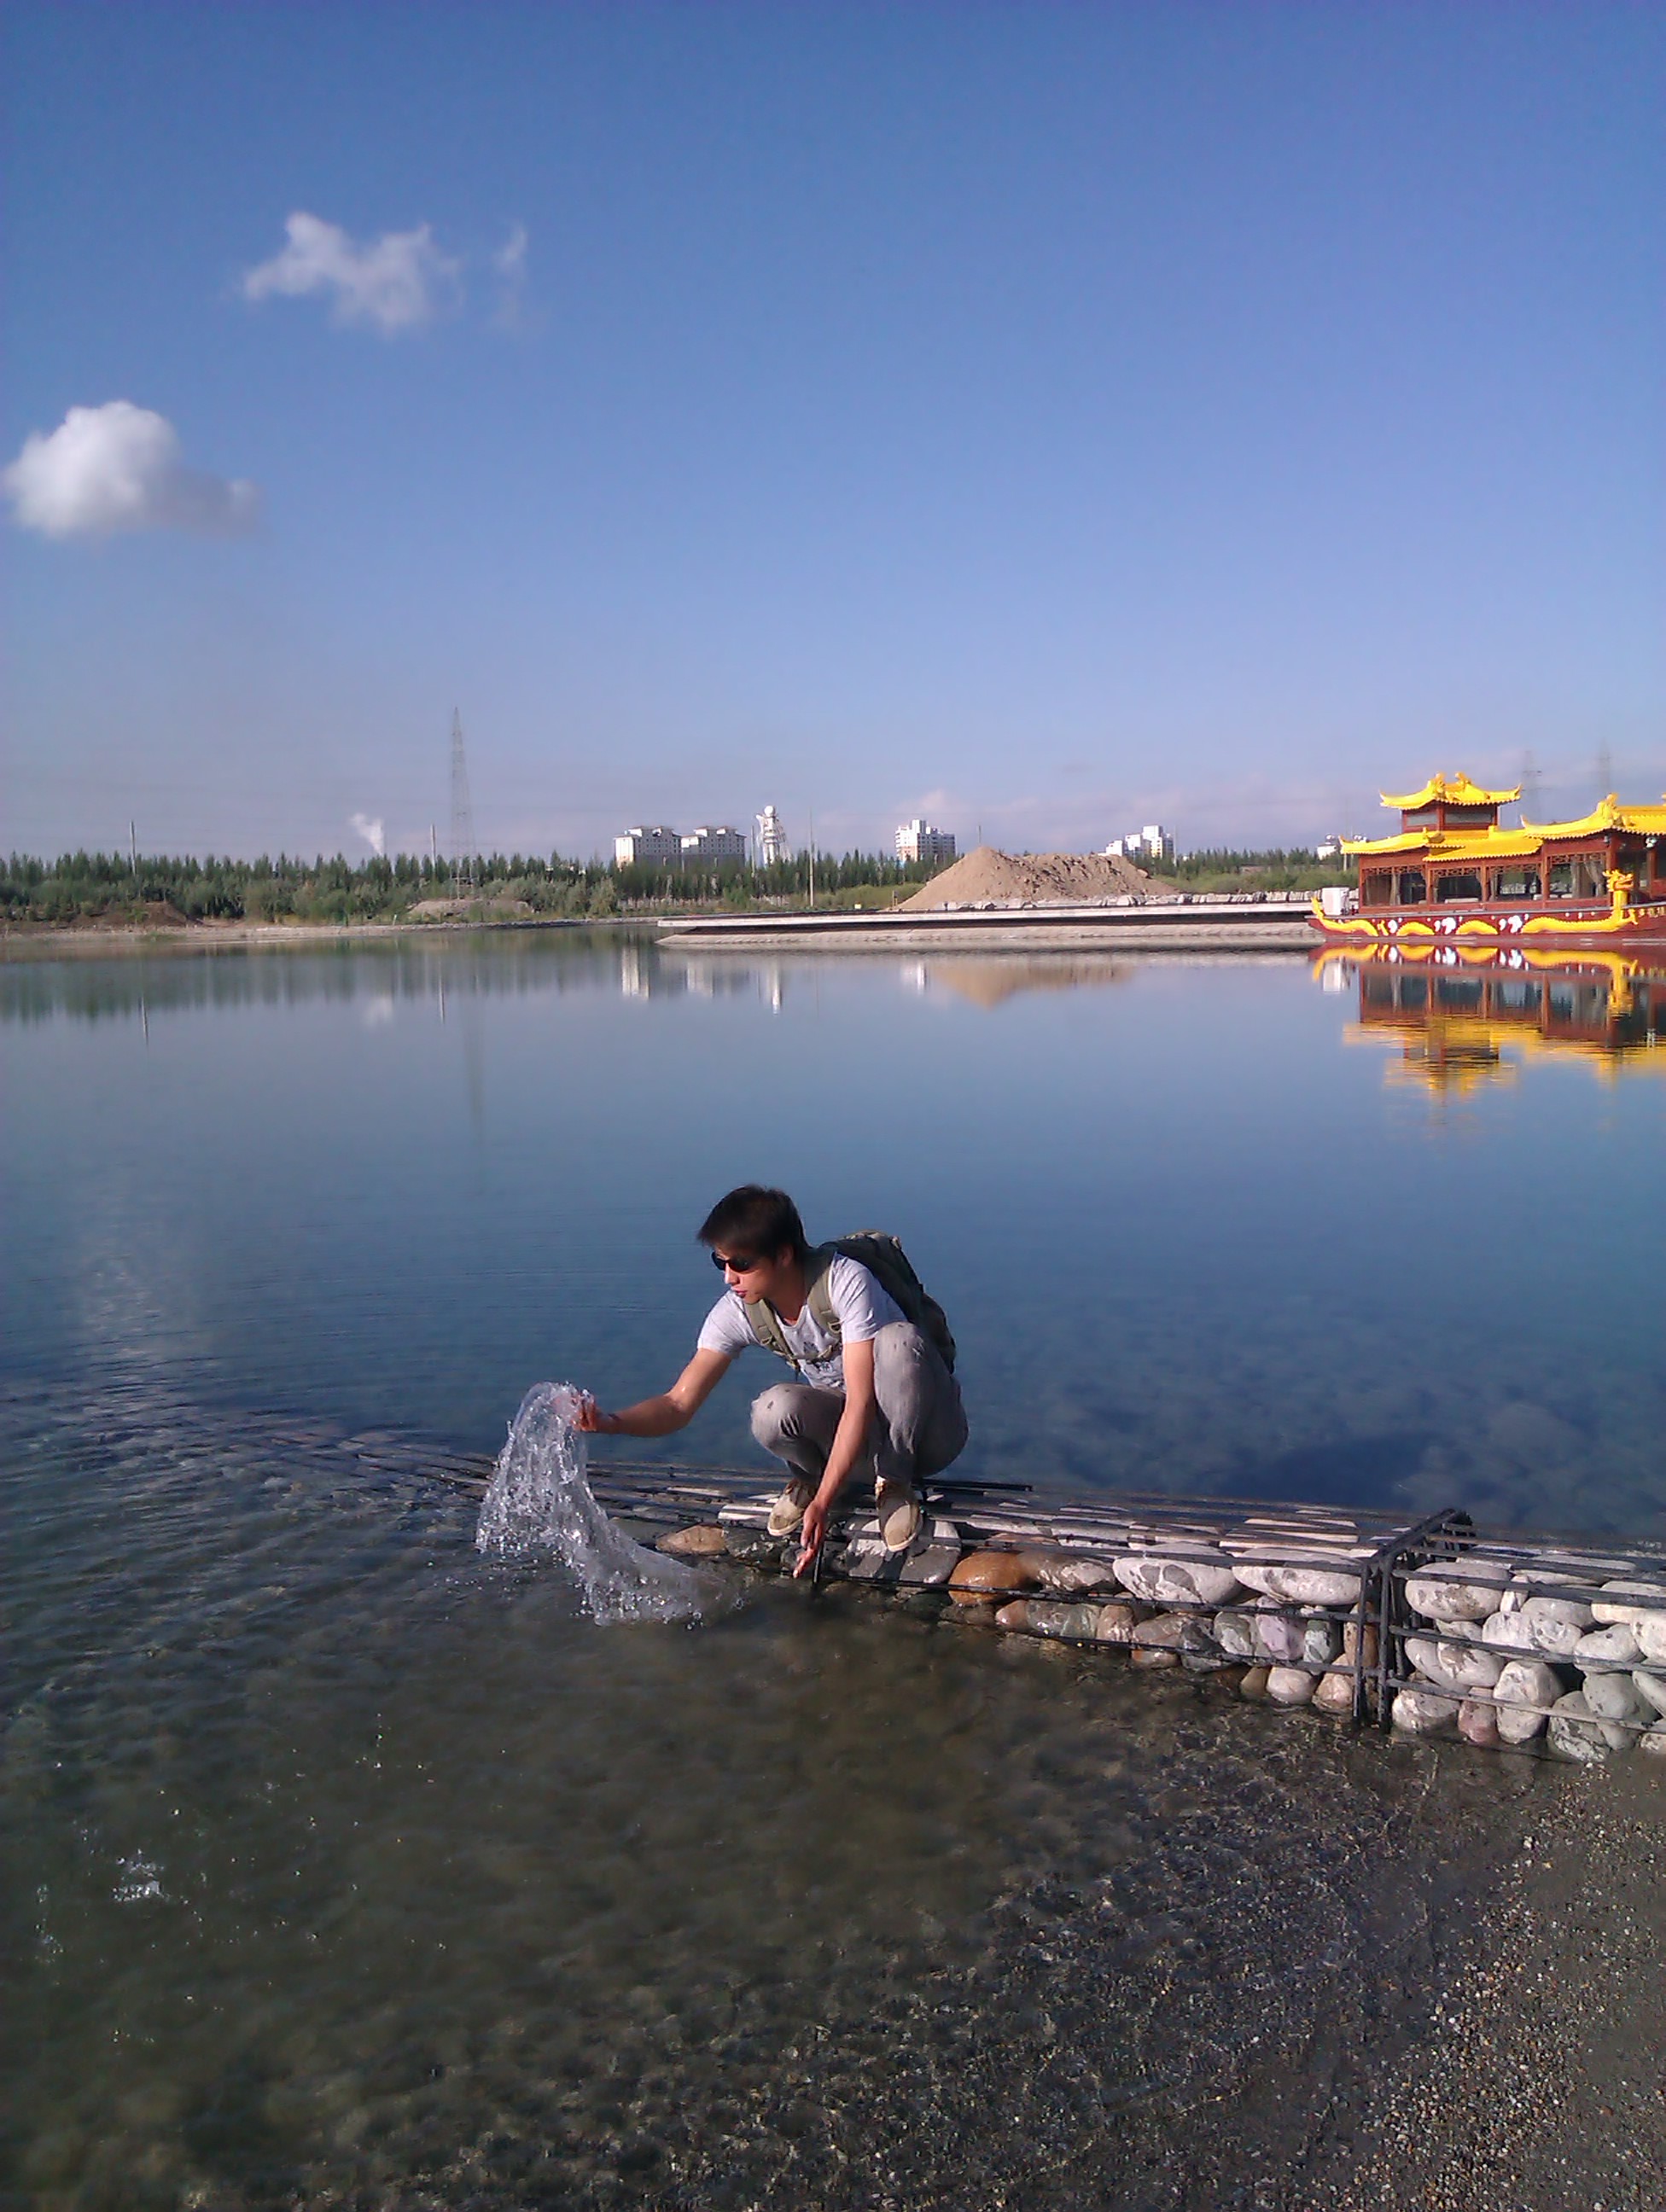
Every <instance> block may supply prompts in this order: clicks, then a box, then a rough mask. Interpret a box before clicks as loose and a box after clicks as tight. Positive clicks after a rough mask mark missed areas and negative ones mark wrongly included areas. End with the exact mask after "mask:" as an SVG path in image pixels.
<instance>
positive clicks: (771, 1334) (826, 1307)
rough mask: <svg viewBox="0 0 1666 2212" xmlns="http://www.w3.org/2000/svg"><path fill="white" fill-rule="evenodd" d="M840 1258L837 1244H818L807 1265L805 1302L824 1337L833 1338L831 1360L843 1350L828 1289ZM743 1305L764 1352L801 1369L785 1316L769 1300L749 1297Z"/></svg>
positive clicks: (805, 1272)
mask: <svg viewBox="0 0 1666 2212" xmlns="http://www.w3.org/2000/svg"><path fill="white" fill-rule="evenodd" d="M838 1256H839V1254H838V1247H837V1245H836V1244H817V1245H815V1246H813V1247H812V1249H811V1253H810V1256H809V1258H808V1259H807V1260H806V1261H805V1263H804V1303H805V1304H806V1306H807V1307H808V1308H809V1310H810V1311H811V1313H812V1316H814V1318H815V1321H816V1323H817V1326H818V1328H820V1329H821V1331H822V1334H824V1336H828V1337H830V1338H831V1339H832V1343H831V1346H830V1350H829V1355H828V1356H829V1357H830V1358H831V1357H832V1355H833V1353H834V1352H837V1351H838V1349H839V1340H840V1329H839V1322H838V1316H837V1315H836V1314H835V1312H834V1310H833V1301H832V1297H831V1296H830V1293H829V1291H828V1287H827V1271H828V1269H829V1268H830V1267H831V1266H832V1265H833V1262H834V1261H835V1260H836V1259H837V1257H838ZM742 1303H743V1304H745V1308H746V1318H747V1320H748V1321H749V1322H751V1325H752V1334H753V1335H754V1336H755V1337H756V1338H757V1340H758V1342H759V1343H760V1344H761V1345H762V1346H763V1349H764V1350H765V1351H766V1352H774V1353H775V1357H776V1358H777V1359H784V1360H785V1361H786V1362H787V1365H788V1366H789V1367H797V1366H798V1364H799V1357H798V1354H797V1353H796V1352H794V1351H793V1347H792V1346H791V1345H790V1344H788V1343H787V1337H786V1334H785V1332H784V1331H783V1329H782V1328H781V1316H780V1315H779V1314H778V1313H777V1312H776V1311H775V1308H774V1307H773V1306H772V1305H771V1304H769V1300H768V1299H767V1298H746V1299H744V1300H743V1301H742ZM800 1371H801V1370H800Z"/></svg>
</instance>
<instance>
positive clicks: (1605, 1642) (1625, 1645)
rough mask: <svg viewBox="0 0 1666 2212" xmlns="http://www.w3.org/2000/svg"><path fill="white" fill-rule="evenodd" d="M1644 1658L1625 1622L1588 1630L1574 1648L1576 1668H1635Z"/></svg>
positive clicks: (1617, 1621)
mask: <svg viewBox="0 0 1666 2212" xmlns="http://www.w3.org/2000/svg"><path fill="white" fill-rule="evenodd" d="M1642 1656H1643V1652H1642V1649H1641V1647H1640V1646H1639V1643H1638V1640H1637V1638H1636V1637H1634V1636H1633V1634H1632V1632H1631V1630H1630V1629H1629V1628H1628V1627H1627V1626H1626V1624H1625V1623H1624V1622H1623V1621H1619V1620H1616V1621H1614V1622H1613V1623H1612V1624H1611V1625H1610V1626H1608V1627H1607V1628H1588V1629H1587V1630H1586V1631H1585V1632H1584V1635H1583V1636H1582V1637H1581V1638H1579V1641H1578V1643H1577V1644H1575V1645H1574V1647H1573V1663H1574V1665H1575V1666H1576V1667H1602V1666H1607V1667H1634V1666H1635V1665H1636V1664H1637V1662H1638V1661H1639V1659H1640V1658H1641V1657H1642Z"/></svg>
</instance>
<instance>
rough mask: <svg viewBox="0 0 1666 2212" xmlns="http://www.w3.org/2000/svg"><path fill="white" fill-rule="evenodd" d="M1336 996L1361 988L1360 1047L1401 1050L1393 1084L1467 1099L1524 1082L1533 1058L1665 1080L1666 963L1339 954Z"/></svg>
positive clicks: (1527, 955) (1331, 959)
mask: <svg viewBox="0 0 1666 2212" xmlns="http://www.w3.org/2000/svg"><path fill="white" fill-rule="evenodd" d="M1316 968H1317V970H1318V971H1319V973H1320V976H1321V981H1322V982H1323V983H1324V985H1325V986H1326V987H1327V988H1329V989H1332V990H1334V989H1335V988H1336V987H1337V985H1338V983H1339V982H1340V983H1341V984H1342V986H1343V987H1346V983H1347V978H1348V977H1349V976H1353V977H1354V978H1355V979H1356V980H1357V982H1358V986H1359V1020H1358V1021H1357V1022H1355V1023H1353V1024H1350V1025H1349V1028H1348V1030H1347V1042H1349V1043H1350V1044H1363V1043H1377V1044H1388V1045H1396V1044H1397V1045H1398V1046H1399V1048H1400V1058H1399V1060H1397V1061H1396V1062H1395V1063H1394V1064H1393V1066H1391V1067H1390V1070H1389V1081H1390V1082H1391V1083H1407V1084H1412V1085H1417V1086H1418V1087H1420V1088H1422V1089H1425V1090H1428V1091H1438V1092H1442V1093H1450V1092H1456V1093H1459V1094H1462V1093H1464V1092H1466V1091H1473V1090H1475V1089H1477V1088H1478V1087H1480V1086H1481V1085H1484V1084H1488V1083H1508V1082H1511V1081H1513V1080H1514V1079H1515V1076H1516V1073H1517V1069H1518V1068H1519V1066H1522V1065H1523V1063H1524V1062H1526V1061H1527V1060H1531V1059H1542V1058H1545V1057H1549V1058H1551V1059H1559V1060H1560V1059H1568V1060H1584V1061H1585V1062H1586V1064H1587V1065H1588V1066H1591V1067H1594V1068H1595V1069H1596V1072H1597V1073H1598V1074H1600V1075H1602V1076H1603V1077H1605V1078H1608V1079H1614V1078H1615V1077H1617V1076H1618V1075H1620V1073H1623V1072H1625V1071H1626V1070H1627V1069H1632V1068H1637V1067H1651V1068H1653V1069H1654V1070H1655V1071H1656V1072H1657V1073H1658V1072H1662V1071H1666V1049H1663V1046H1666V963H1655V962H1653V961H1650V962H1648V963H1645V962H1642V961H1638V960H1628V959H1626V957H1624V956H1623V955H1621V954H1620V953H1611V952H1598V951H1590V952H1581V953H1562V954H1560V955H1556V956H1551V955H1547V954H1535V953H1533V952H1529V951H1514V950H1512V951H1509V952H1505V953H1490V952H1488V953H1479V954H1474V955H1471V956H1468V957H1466V956H1464V955H1463V954H1461V953H1457V952H1455V951H1447V950H1443V951H1440V952H1437V953H1435V954H1433V955H1432V957H1424V958H1421V959H1417V958H1412V959H1408V958H1407V957H1404V955H1403V954H1402V953H1398V952H1396V951H1394V950H1388V951H1378V950H1377V948H1375V947H1373V948H1371V950H1370V951H1346V952H1345V951H1341V950H1335V951H1326V952H1324V953H1322V955H1321V956H1320V957H1319V960H1318V962H1317V963H1316Z"/></svg>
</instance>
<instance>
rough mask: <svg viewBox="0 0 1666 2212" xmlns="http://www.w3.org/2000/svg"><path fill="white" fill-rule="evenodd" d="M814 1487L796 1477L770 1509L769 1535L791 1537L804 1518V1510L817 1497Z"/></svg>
mask: <svg viewBox="0 0 1666 2212" xmlns="http://www.w3.org/2000/svg"><path fill="white" fill-rule="evenodd" d="M815 1494H816V1493H815V1491H814V1489H813V1488H812V1486H811V1485H810V1484H809V1483H807V1482H806V1481H804V1480H801V1478H800V1477H799V1476H798V1475H794V1476H793V1480H791V1482H789V1483H788V1484H787V1487H786V1489H785V1490H783V1491H782V1492H781V1496H780V1497H779V1498H776V1500H775V1504H773V1505H772V1506H771V1507H770V1508H769V1534H771V1535H772V1536H790V1535H791V1534H792V1533H793V1529H794V1528H797V1527H798V1525H799V1523H800V1522H801V1521H802V1520H803V1518H804V1509H805V1507H806V1505H808V1504H809V1503H810V1501H811V1499H812V1498H813V1497H814V1496H815Z"/></svg>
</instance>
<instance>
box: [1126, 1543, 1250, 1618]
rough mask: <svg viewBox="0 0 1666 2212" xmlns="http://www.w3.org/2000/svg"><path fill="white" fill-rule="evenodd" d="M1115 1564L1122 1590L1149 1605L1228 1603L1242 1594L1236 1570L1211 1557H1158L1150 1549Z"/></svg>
mask: <svg viewBox="0 0 1666 2212" xmlns="http://www.w3.org/2000/svg"><path fill="white" fill-rule="evenodd" d="M1114 1564H1115V1565H1116V1579H1117V1581H1118V1582H1119V1583H1122V1587H1123V1589H1125V1590H1128V1591H1129V1592H1130V1593H1131V1594H1132V1595H1134V1596H1135V1597H1139V1598H1144V1599H1145V1601H1146V1603H1147V1604H1148V1605H1225V1603H1226V1601H1227V1600H1228V1599H1229V1598H1234V1597H1241V1596H1242V1595H1243V1583H1241V1582H1240V1581H1239V1580H1238V1577H1237V1573H1236V1571H1234V1570H1233V1569H1232V1568H1231V1567H1228V1566H1222V1565H1219V1563H1218V1562H1216V1561H1213V1560H1210V1559H1157V1558H1154V1557H1153V1556H1152V1554H1151V1553H1149V1552H1133V1553H1125V1554H1124V1555H1123V1556H1122V1558H1120V1559H1117V1560H1116V1561H1115V1563H1114Z"/></svg>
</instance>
